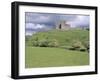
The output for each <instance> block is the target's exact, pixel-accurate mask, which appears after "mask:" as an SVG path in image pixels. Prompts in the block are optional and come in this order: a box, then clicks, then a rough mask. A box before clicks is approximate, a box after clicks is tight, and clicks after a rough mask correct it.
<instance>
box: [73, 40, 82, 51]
mask: <svg viewBox="0 0 100 81" xmlns="http://www.w3.org/2000/svg"><path fill="white" fill-rule="evenodd" d="M72 47H73V49H75V50H78V49H80V48H81V47H82V43H81V42H80V41H76V40H74V41H73V43H72Z"/></svg>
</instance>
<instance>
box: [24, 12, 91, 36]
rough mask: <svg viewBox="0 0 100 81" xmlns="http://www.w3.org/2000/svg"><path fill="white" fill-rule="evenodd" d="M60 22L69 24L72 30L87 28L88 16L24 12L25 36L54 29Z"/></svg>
mask: <svg viewBox="0 0 100 81" xmlns="http://www.w3.org/2000/svg"><path fill="white" fill-rule="evenodd" d="M61 20H64V21H66V23H69V24H70V25H71V27H72V28H76V27H89V21H90V17H89V15H75V14H55V13H34V12H25V31H26V35H32V34H33V33H36V32H39V31H47V30H50V29H54V28H55V27H56V23H57V22H59V21H61Z"/></svg>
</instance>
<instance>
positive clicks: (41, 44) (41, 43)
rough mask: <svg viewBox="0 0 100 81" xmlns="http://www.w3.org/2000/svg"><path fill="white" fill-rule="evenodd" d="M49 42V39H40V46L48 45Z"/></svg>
mask: <svg viewBox="0 0 100 81" xmlns="http://www.w3.org/2000/svg"><path fill="white" fill-rule="evenodd" d="M48 43H49V41H48V40H46V39H43V40H41V41H39V44H38V46H40V47H48Z"/></svg>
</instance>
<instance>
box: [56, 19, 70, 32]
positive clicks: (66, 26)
mask: <svg viewBox="0 0 100 81" xmlns="http://www.w3.org/2000/svg"><path fill="white" fill-rule="evenodd" d="M56 29H60V30H68V29H70V25H69V24H67V23H66V21H64V20H62V21H59V22H57V25H56Z"/></svg>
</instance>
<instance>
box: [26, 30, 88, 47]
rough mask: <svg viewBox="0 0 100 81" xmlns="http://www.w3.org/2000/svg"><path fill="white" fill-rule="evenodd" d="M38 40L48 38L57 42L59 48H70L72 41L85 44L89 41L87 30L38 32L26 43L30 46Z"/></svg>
mask: <svg viewBox="0 0 100 81" xmlns="http://www.w3.org/2000/svg"><path fill="white" fill-rule="evenodd" d="M36 37H37V38H38V40H43V39H46V38H47V37H48V39H50V40H51V39H55V40H57V41H58V42H59V45H60V46H70V45H71V44H72V43H73V41H75V40H76V41H80V42H85V41H89V31H87V30H68V31H63V30H62V31H61V30H52V31H47V32H38V33H36V34H34V35H33V36H32V37H31V38H30V39H29V41H28V42H26V44H27V45H32V41H33V40H34V38H36Z"/></svg>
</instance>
